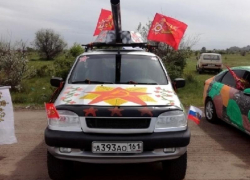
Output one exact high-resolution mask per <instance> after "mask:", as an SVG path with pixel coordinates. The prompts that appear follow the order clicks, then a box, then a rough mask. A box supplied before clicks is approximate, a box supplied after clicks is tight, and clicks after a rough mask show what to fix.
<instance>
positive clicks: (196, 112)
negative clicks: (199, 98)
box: [188, 106, 202, 124]
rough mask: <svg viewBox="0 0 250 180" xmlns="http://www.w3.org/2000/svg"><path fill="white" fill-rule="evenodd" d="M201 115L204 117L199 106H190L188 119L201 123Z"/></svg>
mask: <svg viewBox="0 0 250 180" xmlns="http://www.w3.org/2000/svg"><path fill="white" fill-rule="evenodd" d="M201 117H202V110H200V109H199V108H197V107H194V106H190V109H189V112H188V119H189V120H192V121H194V122H195V123H196V124H199V123H200V120H201Z"/></svg>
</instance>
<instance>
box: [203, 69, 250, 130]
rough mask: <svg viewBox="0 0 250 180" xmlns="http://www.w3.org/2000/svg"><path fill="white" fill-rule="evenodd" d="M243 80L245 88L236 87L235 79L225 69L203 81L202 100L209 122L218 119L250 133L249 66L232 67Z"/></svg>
mask: <svg viewBox="0 0 250 180" xmlns="http://www.w3.org/2000/svg"><path fill="white" fill-rule="evenodd" d="M232 71H233V72H235V74H236V75H237V76H238V77H239V78H241V79H242V80H244V83H245V89H243V90H239V89H237V88H236V80H235V78H234V77H233V76H232V73H230V71H228V70H225V71H223V72H221V73H220V74H218V75H216V76H215V77H212V78H210V79H208V80H206V82H205V86H204V93H203V98H204V99H203V100H204V104H205V116H206V119H207V120H208V121H209V122H212V123H215V122H217V121H218V119H222V120H223V121H225V122H227V123H229V124H231V125H233V126H235V127H236V128H238V129H240V130H242V131H244V132H246V133H248V134H250V84H249V83H250V66H244V67H235V68H232Z"/></svg>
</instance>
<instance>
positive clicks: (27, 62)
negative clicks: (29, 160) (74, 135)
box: [0, 25, 250, 107]
mask: <svg viewBox="0 0 250 180" xmlns="http://www.w3.org/2000/svg"><path fill="white" fill-rule="evenodd" d="M138 30H139V31H140V32H141V33H142V35H146V34H147V31H148V25H146V26H145V27H143V26H139V27H138ZM197 41H198V38H197V37H195V38H191V39H190V38H185V39H184V40H183V42H182V43H181V45H180V48H179V50H178V51H174V50H173V49H171V48H170V47H169V46H167V45H164V44H161V43H159V44H154V45H158V50H156V52H155V53H156V54H157V55H158V56H160V57H161V58H162V59H163V63H164V65H165V66H166V68H167V70H168V73H169V75H170V77H171V79H174V78H176V77H183V78H185V79H186V86H185V87H184V88H182V89H178V90H177V94H178V96H179V98H180V100H181V102H182V103H183V105H184V106H186V107H188V106H190V105H194V106H198V107H201V106H203V102H202V96H203V86H204V82H205V80H206V79H208V78H210V77H212V76H214V75H216V73H213V72H210V73H209V72H205V73H203V74H198V73H197V72H196V68H195V66H196V62H197V60H196V57H197V56H199V54H200V53H202V52H217V53H221V54H222V56H223V63H224V65H227V66H229V67H234V66H244V65H250V54H249V52H250V46H249V48H248V47H246V48H244V49H236V47H233V48H232V49H227V50H218V51H216V50H212V51H210V50H207V49H206V48H205V47H203V48H202V49H201V50H199V51H193V50H192V46H193V45H195V43H196V42H197ZM54 42H56V44H53V43H54ZM34 43H35V44H34ZM33 44H34V45H33V46H32V47H28V46H27V44H26V43H25V42H24V41H18V42H15V43H12V42H10V41H2V40H0V85H4V86H11V95H12V100H13V103H14V104H15V106H25V107H30V106H43V103H44V102H48V101H49V99H50V97H51V95H52V93H53V92H54V90H55V88H54V87H51V85H50V78H51V77H52V76H56V77H62V78H64V79H65V78H66V77H67V74H68V72H69V70H70V67H71V66H72V64H73V63H74V61H75V58H76V57H77V56H79V55H80V54H81V53H83V52H84V49H83V48H82V47H81V45H79V44H77V43H75V44H74V45H73V46H72V47H67V48H66V43H65V42H64V41H63V39H62V37H61V36H60V35H59V34H56V33H55V32H54V31H53V30H50V29H48V30H46V29H44V30H40V31H38V32H37V33H36V38H35V40H34V42H33ZM46 45H49V47H45V46H46ZM55 46H56V47H57V48H53V47H55ZM247 48H248V49H247Z"/></svg>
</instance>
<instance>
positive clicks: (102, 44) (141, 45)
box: [82, 43, 158, 52]
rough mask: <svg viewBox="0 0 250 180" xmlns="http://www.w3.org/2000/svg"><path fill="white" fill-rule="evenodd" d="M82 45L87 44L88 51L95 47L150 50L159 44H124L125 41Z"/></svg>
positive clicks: (86, 50) (86, 49)
mask: <svg viewBox="0 0 250 180" xmlns="http://www.w3.org/2000/svg"><path fill="white" fill-rule="evenodd" d="M82 46H85V52H88V50H89V49H90V50H93V48H94V47H96V48H99V47H139V48H144V49H146V50H147V51H149V52H152V51H154V50H155V49H156V48H157V47H158V46H153V45H150V44H147V43H131V44H123V43H115V44H106V43H90V44H82Z"/></svg>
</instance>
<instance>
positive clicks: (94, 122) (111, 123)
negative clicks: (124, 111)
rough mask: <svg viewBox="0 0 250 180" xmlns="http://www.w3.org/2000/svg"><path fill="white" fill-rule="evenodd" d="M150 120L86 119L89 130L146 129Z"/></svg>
mask: <svg viewBox="0 0 250 180" xmlns="http://www.w3.org/2000/svg"><path fill="white" fill-rule="evenodd" d="M150 120H151V119H150V118H141V119H139V118H137V119H136V118H131V119H123V118H86V123H87V126H88V127H89V128H97V129H146V128H148V127H149V125H150Z"/></svg>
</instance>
